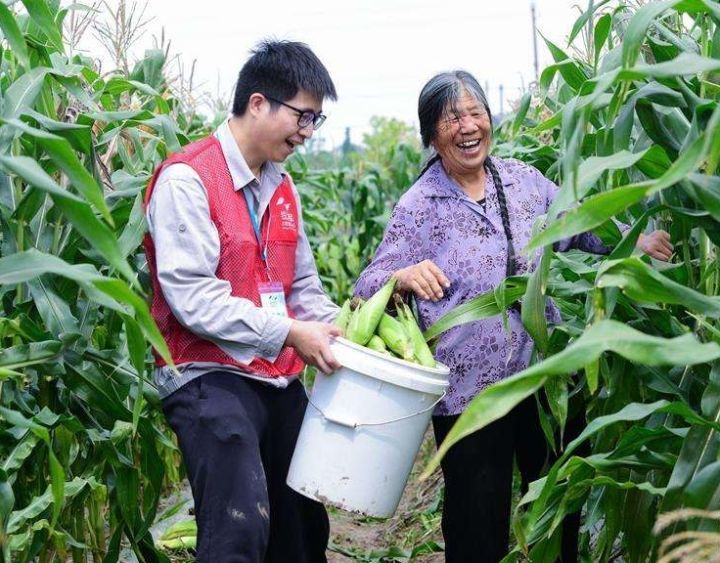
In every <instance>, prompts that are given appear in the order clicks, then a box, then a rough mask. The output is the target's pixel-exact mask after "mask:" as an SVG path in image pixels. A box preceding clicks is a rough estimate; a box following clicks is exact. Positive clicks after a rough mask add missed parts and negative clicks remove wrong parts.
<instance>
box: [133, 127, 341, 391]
mask: <svg viewBox="0 0 720 563" xmlns="http://www.w3.org/2000/svg"><path fill="white" fill-rule="evenodd" d="M215 136H216V137H217V139H218V141H219V142H220V146H221V148H222V151H223V155H224V156H225V160H226V161H227V164H228V169H229V170H230V176H231V177H232V181H233V185H234V188H235V190H236V192H238V197H243V195H242V193H240V190H249V191H250V193H251V194H252V198H251V199H252V200H253V202H254V203H255V205H256V209H257V213H258V217H262V216H263V213H264V212H265V210H266V209H267V206H268V204H269V203H270V200H271V199H272V196H273V193H274V192H275V189H276V187H277V186H278V184H279V183H280V181H281V180H282V177H283V175H284V174H285V173H284V172H283V170H282V168H281V167H280V166H279V165H278V164H276V163H273V162H267V163H265V164H264V165H263V167H262V169H261V173H260V178H256V177H255V176H254V175H253V173H252V172H251V171H250V168H249V167H248V165H247V163H246V162H245V159H244V158H243V155H242V154H241V152H240V149H239V147H238V146H237V143H236V142H235V139H234V138H233V136H232V133H231V131H230V126H229V123H228V122H227V121H226V122H224V123H223V124H222V125H221V126H220V127H219V128H218V129H217V131H216V132H215ZM293 192H294V193H295V197H296V199H297V205H298V210H300V198H299V196H298V193H297V190H296V188H295V186H293ZM147 222H148V231H149V233H150V236H151V237H152V239H153V243H154V244H155V255H156V267H157V275H158V281H159V283H160V287H161V289H162V292H163V295H164V296H165V300H166V301H167V304H168V306H169V307H170V309H171V310H172V312H173V314H174V315H175V317H176V318H177V319H178V321H179V322H180V323H181V324H182V325H183V326H185V327H187V328H188V329H189V330H191V331H192V332H194V333H195V334H197V335H198V336H201V337H202V338H206V339H207V340H210V341H212V342H214V343H215V344H216V345H217V346H219V347H220V348H221V349H222V350H223V351H224V352H225V353H227V354H228V355H229V356H231V357H232V358H234V359H235V360H237V361H238V362H240V363H244V364H249V363H250V362H251V361H252V359H253V358H254V357H261V358H265V359H267V360H269V361H274V360H275V358H277V356H278V354H279V353H280V350H281V349H282V346H283V344H284V342H285V339H286V338H287V335H288V331H289V330H290V324H291V322H292V321H291V320H290V319H288V318H284V317H278V316H274V315H272V314H270V313H268V312H267V311H265V310H263V309H262V308H261V307H256V306H255V305H254V304H253V303H252V301H250V300H248V299H243V298H240V297H235V296H233V295H232V294H231V288H230V283H229V282H228V281H226V280H222V279H220V278H218V277H217V276H216V275H215V271H216V270H217V266H218V259H219V256H220V239H219V236H218V232H217V229H216V227H215V225H214V223H213V222H212V220H211V219H210V210H209V206H208V200H207V195H206V193H205V188H204V187H203V185H202V182H201V180H200V177H199V176H198V175H197V173H196V172H195V171H194V170H193V169H192V168H191V167H190V166H188V165H186V164H173V165H171V166H168V167H167V168H165V169H164V170H163V171H162V172H161V173H160V176H159V177H158V180H157V183H156V185H155V188H154V189H153V194H152V197H151V198H150V203H149V205H148V210H147ZM288 305H289V307H290V309H291V310H292V311H293V313H294V314H295V316H296V318H297V319H299V320H315V321H323V322H332V321H333V320H334V319H335V317H336V316H337V313H338V307H337V306H336V305H335V304H333V303H332V302H331V301H330V299H329V298H328V297H327V295H325V292H324V290H323V288H322V284H321V283H320V278H319V277H318V274H317V269H316V267H315V260H314V258H313V255H312V251H311V249H310V245H309V243H308V240H307V236H306V235H305V232H304V229H303V223H302V219H300V224H299V236H298V245H297V252H296V255H295V280H294V281H293V285H292V289H291V292H290V296H289V298H288ZM218 368H222V369H223V370H229V371H234V372H237V373H239V374H241V375H243V376H246V377H251V378H254V379H261V380H262V381H265V382H268V383H270V384H273V385H276V386H279V387H285V386H287V384H288V383H289V380H291V379H292V377H291V378H286V377H280V378H277V379H267V378H258V377H255V376H252V375H250V374H247V373H245V372H243V371H242V370H240V369H237V368H232V367H229V366H226V365H222V364H212V363H190V364H183V365H180V366H178V369H179V371H180V376H178V375H176V374H175V373H174V372H173V371H172V370H171V369H170V368H167V367H164V368H158V369H157V370H155V381H156V384H157V386H158V391H159V392H160V396H161V397H166V396H168V395H169V394H170V393H172V392H173V391H175V390H176V389H179V388H180V387H182V386H183V385H184V384H185V383H188V382H189V381H191V380H193V379H195V378H196V377H198V376H200V375H202V374H204V373H207V372H208V371H212V370H214V369H218Z"/></svg>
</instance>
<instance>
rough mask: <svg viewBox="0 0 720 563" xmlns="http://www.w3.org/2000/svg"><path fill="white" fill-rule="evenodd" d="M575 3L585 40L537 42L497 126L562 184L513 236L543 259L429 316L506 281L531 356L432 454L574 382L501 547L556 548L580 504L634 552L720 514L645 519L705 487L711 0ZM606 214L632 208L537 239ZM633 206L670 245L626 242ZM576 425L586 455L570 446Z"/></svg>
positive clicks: (715, 147)
mask: <svg viewBox="0 0 720 563" xmlns="http://www.w3.org/2000/svg"><path fill="white" fill-rule="evenodd" d="M590 6H591V7H590V8H589V9H588V10H587V11H586V12H585V13H583V14H582V16H581V17H580V18H579V19H578V20H577V22H576V24H575V26H574V28H573V31H572V33H571V40H572V38H580V37H582V39H583V40H584V46H583V48H581V49H576V50H575V52H577V53H580V54H578V55H575V56H572V55H571V54H570V53H571V51H570V50H568V49H565V50H563V49H561V48H560V47H558V46H556V45H553V44H551V43H549V42H546V43H547V45H548V48H549V49H550V51H551V53H552V55H553V57H554V59H555V63H554V64H553V65H552V66H550V67H548V68H547V69H545V70H544V72H543V73H542V77H541V79H540V84H539V88H540V91H539V92H538V93H537V95H536V96H535V97H534V98H533V99H532V101H530V102H528V100H527V99H524V100H523V101H522V103H521V104H520V106H519V110H518V113H517V114H516V115H514V116H510V117H509V118H508V119H506V120H505V121H504V122H503V123H502V124H501V125H500V127H499V129H498V131H497V132H496V147H495V152H496V154H499V155H500V156H505V157H515V158H519V159H521V160H524V161H526V162H529V163H530V164H533V165H534V166H536V167H537V168H539V169H540V170H542V171H543V172H544V173H545V174H546V175H547V176H548V177H550V178H551V179H553V180H555V181H556V182H557V183H558V184H559V185H560V186H561V192H560V195H559V196H558V198H557V200H556V202H555V204H554V205H553V208H552V209H551V210H550V213H549V214H548V217H547V224H546V227H545V228H544V229H543V230H541V231H540V232H538V233H536V234H535V235H534V237H533V238H532V240H531V242H530V244H529V245H528V248H526V249H525V250H526V252H528V253H529V252H533V251H535V250H537V249H544V250H545V253H544V260H543V262H542V263H541V265H540V266H539V267H538V269H537V270H536V272H535V273H534V274H532V275H531V276H525V277H523V278H514V279H512V280H507V282H506V283H505V284H504V285H503V286H502V287H501V288H500V289H499V290H498V291H496V292H491V293H488V294H486V295H481V296H478V297H477V298H475V299H474V300H472V301H470V302H469V303H466V304H465V305H463V306H462V308H459V309H458V310H455V311H452V312H451V313H449V314H448V315H447V316H446V317H445V318H443V319H440V320H439V321H438V323H437V324H436V325H435V326H433V327H430V328H429V329H428V331H427V332H426V337H428V338H430V337H434V336H436V335H438V334H440V333H441V332H442V331H443V330H446V329H447V328H449V327H451V326H455V325H456V324H458V323H460V322H469V321H472V320H475V319H480V318H484V317H487V316H490V315H494V314H498V313H499V312H500V311H502V310H503V309H504V308H505V307H507V305H508V304H509V303H512V302H513V301H515V300H517V299H519V298H521V299H522V300H523V322H524V324H525V326H526V328H527V329H528V331H529V332H530V333H531V334H532V335H533V337H534V338H535V343H536V347H537V348H538V351H539V352H541V359H542V361H539V362H538V363H536V364H534V365H532V366H531V367H529V368H528V369H526V370H524V371H522V372H520V373H518V374H516V375H514V376H512V377H510V378H508V379H505V380H503V381H501V382H499V383H497V384H495V385H493V386H491V387H489V388H488V389H486V390H485V391H483V392H482V393H481V394H480V395H479V396H478V397H477V398H476V399H475V400H474V401H473V402H472V403H471V404H470V405H469V407H468V408H467V410H466V411H465V413H464V414H463V416H462V417H461V418H460V420H459V421H458V423H457V425H456V426H455V427H454V428H453V430H452V431H451V433H450V434H449V435H448V438H447V440H446V441H445V443H444V444H442V446H441V448H440V451H439V453H438V455H437V456H436V458H435V459H434V460H433V461H432V462H431V464H430V467H434V466H435V465H437V463H438V462H439V459H440V457H441V456H442V455H443V454H444V452H446V451H447V449H448V447H450V446H451V445H452V444H453V443H454V442H456V441H457V440H459V439H461V438H462V437H463V436H465V435H467V434H469V433H471V432H473V431H475V430H477V429H479V428H482V427H484V426H486V425H487V424H489V423H490V422H492V421H493V420H496V419H497V418H499V417H501V416H503V415H504V414H505V413H507V412H509V411H510V410H511V409H512V408H513V407H514V406H515V405H517V404H518V403H519V402H520V401H522V400H523V399H524V398H526V397H528V396H529V395H531V394H532V393H534V392H536V391H538V390H542V389H543V388H544V392H545V393H546V394H547V396H548V400H549V402H550V406H551V409H550V410H551V412H552V415H553V417H554V419H555V424H556V425H557V426H559V427H561V428H562V427H563V425H564V423H565V417H566V416H567V407H566V402H567V394H568V393H570V394H571V395H575V396H580V397H583V399H584V403H585V411H586V412H585V414H586V418H587V420H588V426H587V428H586V429H585V431H584V432H583V433H582V434H581V436H580V437H578V438H577V439H575V440H574V441H573V442H572V443H571V444H570V445H569V446H568V447H567V448H566V450H565V451H564V452H562V455H561V456H560V458H559V459H558V460H557V461H556V462H555V463H554V464H553V465H552V466H551V467H549V468H548V469H547V473H546V475H545V476H544V477H543V478H541V479H540V480H538V481H536V482H535V483H533V484H532V485H531V487H530V490H529V492H528V493H527V494H526V495H525V497H524V498H523V499H522V500H521V502H520V503H519V506H518V508H517V511H516V514H515V518H514V524H513V530H514V533H515V536H516V541H517V545H516V547H515V548H514V550H513V551H512V552H511V554H509V555H508V557H507V560H508V561H515V560H524V559H525V558H528V559H530V560H531V561H539V562H541V561H548V562H550V561H555V560H556V558H557V556H558V549H559V541H558V540H559V534H560V528H559V525H560V523H561V522H562V520H563V518H564V517H565V516H566V515H567V514H569V513H571V512H575V511H578V510H581V511H582V512H583V514H584V522H585V524H584V527H583V530H584V533H585V538H584V539H583V541H582V542H581V543H582V545H584V546H586V550H587V552H586V554H585V555H586V556H587V557H588V558H589V559H591V560H593V561H609V560H611V559H612V558H614V557H616V556H617V555H621V557H622V558H623V560H625V561H629V562H630V561H632V562H635V561H637V562H640V561H649V560H653V559H654V558H655V557H656V556H657V549H658V545H659V544H660V541H661V540H662V539H663V537H666V536H667V535H669V534H680V533H681V532H683V531H687V532H689V533H690V535H689V536H686V537H688V538H690V539H692V538H695V537H696V536H694V535H693V534H696V533H701V532H702V533H704V532H712V531H715V532H718V531H720V530H719V528H720V526H719V525H718V521H717V519H713V518H710V517H708V518H700V519H698V518H695V519H692V518H687V519H681V518H677V519H675V520H673V524H672V525H668V526H665V527H663V526H661V527H659V528H658V529H659V530H660V531H659V532H658V533H659V534H660V536H658V537H655V536H654V535H653V533H652V529H653V525H654V523H655V521H656V519H658V517H659V516H662V513H664V512H666V511H675V510H680V512H679V513H683V510H689V509H702V510H706V511H713V510H717V509H718V508H719V504H720V493H718V486H717V483H718V476H719V475H720V473H719V472H718V461H717V460H718V455H719V453H720V449H719V448H720V441H719V439H718V431H719V430H720V426H719V425H718V422H719V421H720V410H718V400H717V398H718V381H717V380H718V373H720V371H719V370H720V347H719V346H718V344H719V343H720V330H718V315H719V314H720V308H719V307H720V301H719V299H720V297H718V295H719V294H720V262H719V261H718V244H720V222H719V221H718V219H720V217H719V216H718V214H717V201H716V200H717V195H718V186H720V178H719V177H718V163H719V162H720V142H719V141H718V139H720V103H718V102H719V101H720V74H719V73H718V70H720V57H719V56H718V54H719V52H720V51H718V46H719V45H720V44H719V43H718V40H719V38H720V33H719V31H718V30H720V4H718V3H717V2H713V1H709V0H707V1H706V0H699V1H692V2H688V1H677V0H675V1H673V0H671V1H667V2H650V3H647V4H645V5H643V6H641V7H640V8H638V9H636V8H633V7H631V6H629V5H627V4H625V3H608V2H600V3H590ZM591 16H592V17H591ZM583 50H584V52H583ZM613 219H620V220H623V221H625V222H627V223H637V225H636V226H635V227H634V228H633V229H631V230H630V231H628V232H627V234H626V235H625V238H624V239H623V240H622V241H621V242H620V243H619V244H618V245H617V247H616V249H615V250H614V251H613V253H612V254H611V255H610V256H608V257H597V256H591V255H588V254H585V253H582V252H579V251H571V252H568V253H565V254H562V255H561V254H554V253H553V252H552V247H551V245H552V244H553V243H555V242H557V241H559V240H561V239H564V238H566V237H569V236H572V235H575V234H578V233H581V232H584V231H588V230H595V232H596V233H598V234H599V235H600V236H603V237H604V236H606V235H607V233H611V231H612V230H613V224H612V220H613ZM648 224H650V225H651V226H652V227H653V228H665V229H667V230H668V231H669V232H670V233H671V235H672V239H673V243H674V244H675V248H676V254H675V256H674V258H673V261H672V262H671V263H668V264H665V263H660V262H655V261H652V260H649V259H648V258H647V257H639V256H631V254H632V252H633V247H634V245H635V242H636V241H637V239H638V236H639V234H640V232H641V230H642V229H644V228H645V226H646V225H648ZM615 232H616V233H617V230H616V229H615ZM614 236H617V235H614ZM546 297H552V298H553V299H554V300H555V302H556V303H557V304H558V306H559V308H560V310H561V312H562V314H563V321H562V322H561V323H560V324H558V325H557V326H554V327H546V326H544V324H543V322H542V319H541V316H542V315H543V304H544V300H545V298H546ZM526 305H530V311H526ZM548 328H549V329H550V333H549V334H548V332H547V330H548ZM573 373H575V374H578V378H577V384H576V385H574V386H571V387H570V388H569V389H568V387H567V386H568V383H567V381H568V379H567V376H568V374H573ZM558 384H560V387H558ZM559 391H560V392H559ZM563 403H565V404H563ZM581 442H588V443H589V444H590V446H591V448H592V453H591V454H590V455H588V456H586V457H582V456H578V455H575V454H574V450H575V449H576V447H577V445H578V444H580V443H581ZM708 514H709V513H708ZM676 537H678V538H680V537H683V536H682V535H678V536H676ZM708 537H709V536H708ZM713 541H715V543H716V542H717V539H715V540H713ZM688 553H689V552H688Z"/></svg>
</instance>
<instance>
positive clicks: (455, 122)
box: [432, 89, 492, 176]
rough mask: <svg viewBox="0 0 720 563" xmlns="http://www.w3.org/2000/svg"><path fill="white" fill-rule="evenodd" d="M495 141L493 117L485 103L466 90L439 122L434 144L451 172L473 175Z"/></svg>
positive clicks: (480, 166) (452, 173)
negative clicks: (486, 108) (491, 118)
mask: <svg viewBox="0 0 720 563" xmlns="http://www.w3.org/2000/svg"><path fill="white" fill-rule="evenodd" d="M491 140H492V125H491V123H490V116H489V115H488V113H487V111H485V108H484V107H483V105H482V103H481V102H480V101H479V100H477V99H476V98H475V97H473V96H472V95H471V94H470V93H469V92H468V91H467V90H465V89H463V90H462V91H461V92H460V96H459V99H458V100H457V102H456V103H455V104H454V105H453V106H452V107H448V108H446V111H445V112H444V115H443V117H441V118H440V120H439V121H438V123H437V134H436V136H435V139H434V140H433V142H432V144H433V146H434V147H435V150H436V151H437V152H438V154H439V155H440V158H441V159H442V162H443V165H444V167H445V170H447V171H448V173H449V174H451V175H460V176H462V175H465V174H472V173H475V172H477V171H478V170H481V169H482V167H483V164H484V163H485V159H486V158H487V155H488V152H489V151H490V141H491Z"/></svg>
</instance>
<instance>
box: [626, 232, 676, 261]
mask: <svg viewBox="0 0 720 563" xmlns="http://www.w3.org/2000/svg"><path fill="white" fill-rule="evenodd" d="M635 246H637V248H639V249H640V250H642V251H643V252H644V253H645V254H647V255H648V256H650V257H652V258H656V259H658V260H662V261H664V262H667V261H668V260H670V257H671V256H672V254H673V245H672V242H670V235H669V234H668V233H667V232H666V231H662V230H658V231H653V232H652V233H650V234H649V235H643V234H641V235H640V236H639V237H638V241H637V244H636V245H635Z"/></svg>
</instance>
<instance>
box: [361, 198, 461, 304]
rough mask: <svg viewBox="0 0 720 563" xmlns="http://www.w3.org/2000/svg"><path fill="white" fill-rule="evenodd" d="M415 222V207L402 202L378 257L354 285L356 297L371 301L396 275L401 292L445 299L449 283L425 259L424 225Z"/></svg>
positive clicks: (388, 227) (378, 249) (396, 209)
mask: <svg viewBox="0 0 720 563" xmlns="http://www.w3.org/2000/svg"><path fill="white" fill-rule="evenodd" d="M416 219H417V216H416V213H415V211H414V208H413V207H410V206H406V205H404V204H403V201H402V200H401V201H400V203H398V204H397V205H396V206H395V209H394V210H393V213H392V216H391V217H390V221H389V222H388V225H387V227H386V228H385V234H384V235H383V240H382V242H381V243H380V246H378V248H377V251H376V252H375V256H374V257H373V259H372V260H371V262H370V264H369V265H368V267H367V268H365V270H364V271H363V272H362V273H361V274H360V277H359V278H358V280H357V282H356V284H355V291H354V293H355V295H358V296H360V297H364V298H368V297H370V296H371V295H372V294H373V293H375V292H376V291H377V290H378V289H380V288H381V287H382V286H383V285H384V284H385V283H386V282H387V281H388V280H389V279H390V278H391V277H393V276H394V277H395V278H397V280H398V282H397V288H398V289H400V290H407V291H413V292H414V293H415V294H416V295H417V296H418V297H419V298H420V299H432V300H433V301H436V300H438V299H441V298H442V296H443V292H442V288H443V287H445V288H447V287H449V286H450V282H449V280H448V279H447V278H446V277H445V275H444V274H443V272H442V271H441V270H440V268H438V267H437V266H436V265H435V264H434V263H433V262H432V261H431V260H429V259H428V258H426V256H427V254H428V253H427V252H426V247H425V246H424V244H423V242H424V241H427V237H424V236H423V234H422V232H423V230H424V224H423V222H422V221H417V220H416Z"/></svg>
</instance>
